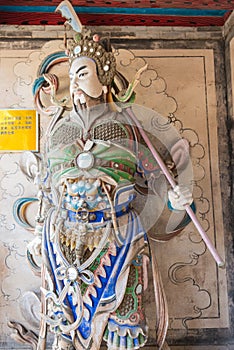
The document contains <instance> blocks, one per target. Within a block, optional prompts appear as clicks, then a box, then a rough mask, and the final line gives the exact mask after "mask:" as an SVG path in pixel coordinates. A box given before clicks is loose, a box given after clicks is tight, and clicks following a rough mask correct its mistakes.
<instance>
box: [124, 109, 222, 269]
mask: <svg viewBox="0 0 234 350" xmlns="http://www.w3.org/2000/svg"><path fill="white" fill-rule="evenodd" d="M127 111H128V113H129V115H130V117H131V119H132V120H133V122H134V123H135V125H136V126H137V127H138V129H139V132H140V134H141V136H142V138H143V139H144V141H145V142H146V144H147V146H148V148H149V150H150V151H151V153H152V155H153V157H154V158H155V160H156V161H157V163H158V165H159V166H160V168H161V170H162V172H163V174H164V175H165V177H166V178H167V180H168V182H169V183H170V185H171V187H172V189H174V188H175V187H176V185H177V184H176V182H175V180H174V179H173V178H172V176H171V174H170V172H169V170H168V168H167V166H166V165H165V164H164V162H163V160H162V159H161V157H160V155H159V154H158V152H157V151H156V149H155V148H154V146H153V145H152V143H151V141H150V139H149V138H148V136H147V135H146V133H145V132H144V130H143V129H142V126H141V124H140V122H139V120H138V119H137V118H136V116H135V115H134V113H133V112H132V110H131V108H127ZM185 210H186V212H187V214H188V215H189V216H190V218H191V220H192V222H193V223H194V225H195V227H196V228H197V230H198V232H199V233H200V235H201V237H202V239H203V241H204V242H205V244H206V246H207V248H208V249H209V251H210V253H211V255H212V256H213V258H214V259H215V261H216V263H217V264H218V266H219V267H224V266H225V263H224V261H223V260H222V258H221V257H220V256H219V254H218V252H217V250H216V249H215V247H214V245H213V244H212V242H211V240H210V239H209V237H208V236H207V234H206V233H205V231H204V229H203V228H202V226H201V224H200V223H199V221H198V219H197V217H196V215H195V214H194V212H193V210H192V209H191V208H190V206H189V205H188V204H187V205H185Z"/></svg>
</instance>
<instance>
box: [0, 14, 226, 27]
mask: <svg viewBox="0 0 234 350" xmlns="http://www.w3.org/2000/svg"><path fill="white" fill-rule="evenodd" d="M79 18H80V20H81V22H82V24H84V25H90V26H91V25H92V26H100V25H105V26H188V27H200V26H223V25H224V22H225V19H224V17H203V16H202V17H186V16H158V15H154V16H151V15H137V16H136V15H105V16H103V15H101V14H98V15H93V14H90V15H86V14H81V15H79ZM63 23H64V19H62V18H61V16H60V15H59V14H55V13H51V14H50V13H47V14H45V13H37V12H35V13H28V12H18V13H12V12H1V14H0V24H10V25H58V24H63Z"/></svg>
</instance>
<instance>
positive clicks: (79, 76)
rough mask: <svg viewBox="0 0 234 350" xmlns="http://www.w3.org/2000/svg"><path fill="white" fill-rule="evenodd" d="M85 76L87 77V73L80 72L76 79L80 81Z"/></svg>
mask: <svg viewBox="0 0 234 350" xmlns="http://www.w3.org/2000/svg"><path fill="white" fill-rule="evenodd" d="M86 75H88V72H82V73H79V75H78V78H79V79H80V78H81V79H82V78H84V77H85V76H86Z"/></svg>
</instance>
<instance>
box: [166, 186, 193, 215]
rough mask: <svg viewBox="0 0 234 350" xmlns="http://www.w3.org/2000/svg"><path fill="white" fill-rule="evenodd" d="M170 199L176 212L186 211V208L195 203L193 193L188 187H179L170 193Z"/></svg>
mask: <svg viewBox="0 0 234 350" xmlns="http://www.w3.org/2000/svg"><path fill="white" fill-rule="evenodd" d="M168 199H169V201H170V203H171V206H172V208H173V209H175V210H185V206H186V205H191V204H192V202H193V197H192V193H191V191H190V190H189V189H188V187H185V186H179V185H177V186H175V188H174V189H172V190H169V191H168Z"/></svg>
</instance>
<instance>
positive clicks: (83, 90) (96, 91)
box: [69, 57, 103, 106]
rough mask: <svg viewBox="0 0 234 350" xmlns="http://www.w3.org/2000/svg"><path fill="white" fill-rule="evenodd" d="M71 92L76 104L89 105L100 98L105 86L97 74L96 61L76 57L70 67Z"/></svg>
mask: <svg viewBox="0 0 234 350" xmlns="http://www.w3.org/2000/svg"><path fill="white" fill-rule="evenodd" d="M69 75H70V94H71V97H72V101H73V103H74V105H76V106H80V105H87V106H88V105H89V104H90V103H89V102H90V100H92V99H97V98H99V97H100V96H101V95H102V93H103V86H102V84H101V83H100V81H99V79H98V76H97V69H96V63H95V62H94V61H93V60H92V59H91V58H88V57H78V58H76V59H75V60H74V61H73V62H72V65H71V68H70V72H69Z"/></svg>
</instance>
